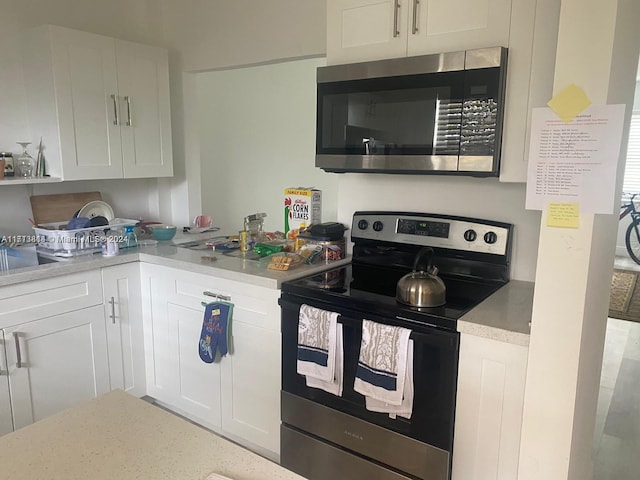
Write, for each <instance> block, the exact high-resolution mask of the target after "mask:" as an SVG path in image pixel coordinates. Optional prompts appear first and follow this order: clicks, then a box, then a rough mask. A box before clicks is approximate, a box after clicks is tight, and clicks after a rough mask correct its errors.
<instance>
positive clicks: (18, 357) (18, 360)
mask: <svg viewBox="0 0 640 480" xmlns="http://www.w3.org/2000/svg"><path fill="white" fill-rule="evenodd" d="M13 340H14V341H15V342H16V368H22V353H21V352H20V338H19V337H18V332H13Z"/></svg>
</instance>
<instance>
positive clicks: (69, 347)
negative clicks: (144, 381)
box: [0, 270, 110, 433]
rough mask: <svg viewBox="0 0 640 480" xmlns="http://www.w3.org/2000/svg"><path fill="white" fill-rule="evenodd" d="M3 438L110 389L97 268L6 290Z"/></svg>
mask: <svg viewBox="0 0 640 480" xmlns="http://www.w3.org/2000/svg"><path fill="white" fill-rule="evenodd" d="M0 338H1V339H2V347H3V348H2V351H1V352H0V373H2V375H0V433H7V432H9V431H11V430H12V429H18V428H21V427H23V426H25V425H29V424H31V423H33V422H35V421H37V420H40V419H43V418H45V417H47V416H49V415H52V414H54V413H56V412H59V411H60V410H63V409H66V408H69V407H72V406H74V405H76V404H78V403H81V402H83V401H86V400H89V399H91V398H94V397H96V396H98V395H101V394H103V393H106V392H108V391H109V389H110V381H109V360H108V354H107V336H106V331H105V324H104V313H103V307H102V282H101V279H100V272H99V271H98V270H95V271H89V272H82V273H76V274H70V275H63V276H59V277H52V278H46V279H42V280H35V281H32V282H25V283H19V284H15V285H10V286H6V287H2V288H0Z"/></svg>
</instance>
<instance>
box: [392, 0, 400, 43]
mask: <svg viewBox="0 0 640 480" xmlns="http://www.w3.org/2000/svg"><path fill="white" fill-rule="evenodd" d="M399 10H400V0H394V2H393V38H395V37H397V36H398V35H400V30H398V11H399Z"/></svg>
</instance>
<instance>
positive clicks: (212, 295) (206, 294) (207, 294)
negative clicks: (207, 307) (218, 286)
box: [202, 290, 231, 302]
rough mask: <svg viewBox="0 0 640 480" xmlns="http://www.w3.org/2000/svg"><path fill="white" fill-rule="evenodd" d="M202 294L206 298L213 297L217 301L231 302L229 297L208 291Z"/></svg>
mask: <svg viewBox="0 0 640 480" xmlns="http://www.w3.org/2000/svg"><path fill="white" fill-rule="evenodd" d="M202 294H203V295H205V296H207V297H215V298H216V299H218V300H224V301H226V302H230V301H231V297H230V296H229V295H221V294H219V293H214V292H210V291H209V290H205V291H204V292H202Z"/></svg>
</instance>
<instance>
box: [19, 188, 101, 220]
mask: <svg viewBox="0 0 640 480" xmlns="http://www.w3.org/2000/svg"><path fill="white" fill-rule="evenodd" d="M94 200H102V195H101V194H100V192H82V193H59V194H55V195H33V196H32V197H31V210H32V213H33V219H34V220H35V222H36V223H37V224H41V223H53V222H66V221H67V220H70V219H71V218H72V217H73V215H74V214H75V213H76V212H77V211H78V210H80V209H81V208H82V207H84V206H85V205H86V204H87V203H89V202H93V201H94Z"/></svg>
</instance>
